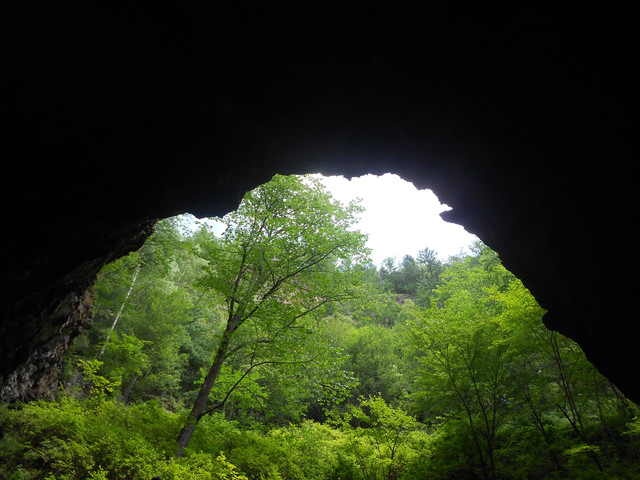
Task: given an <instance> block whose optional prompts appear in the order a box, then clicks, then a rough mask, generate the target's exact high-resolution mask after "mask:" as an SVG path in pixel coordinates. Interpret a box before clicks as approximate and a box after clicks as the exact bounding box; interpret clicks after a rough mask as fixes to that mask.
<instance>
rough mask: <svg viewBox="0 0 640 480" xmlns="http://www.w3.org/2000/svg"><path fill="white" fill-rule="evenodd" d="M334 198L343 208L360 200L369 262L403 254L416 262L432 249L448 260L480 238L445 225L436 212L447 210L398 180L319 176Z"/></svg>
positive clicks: (430, 194) (430, 195) (392, 176)
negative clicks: (355, 200)
mask: <svg viewBox="0 0 640 480" xmlns="http://www.w3.org/2000/svg"><path fill="white" fill-rule="evenodd" d="M321 179H322V180H323V182H324V184H325V185H326V186H327V188H328V190H329V191H330V192H331V193H332V194H333V196H334V197H335V198H336V199H337V200H340V201H341V202H343V203H347V202H349V201H350V200H353V199H354V198H356V197H360V198H361V199H362V202H361V205H362V206H363V207H365V209H366V211H365V212H364V213H363V214H362V215H361V219H360V222H359V223H358V229H359V230H360V231H361V232H363V233H367V234H368V235H369V241H368V243H367V245H368V247H369V248H370V249H371V250H372V251H371V259H372V260H373V263H374V264H375V265H377V266H380V263H381V262H382V261H383V260H384V259H385V258H387V257H396V261H397V262H400V261H401V260H402V257H404V256H405V255H412V256H413V257H414V258H415V257H417V255H418V251H420V250H424V249H425V248H430V249H431V250H435V251H436V252H437V253H438V256H439V257H440V259H441V260H446V259H447V258H449V257H450V256H452V255H457V254H459V253H460V252H461V251H467V247H468V246H469V245H471V244H473V242H475V241H476V240H478V238H477V237H476V236H474V235H472V234H470V233H468V232H467V231H466V230H465V229H464V228H463V227H462V226H460V225H456V224H453V223H447V222H445V221H444V220H443V219H442V218H441V217H440V213H441V212H444V211H445V210H450V209H451V208H450V207H449V206H447V205H444V204H442V203H440V201H439V200H438V197H436V195H435V194H434V193H433V192H432V191H431V190H418V189H417V188H416V187H415V186H414V185H413V184H412V183H410V182H407V181H405V180H403V179H402V178H400V177H399V176H398V175H395V174H390V173H387V174H385V175H382V176H376V175H364V176H362V177H356V178H352V179H351V180H347V179H346V178H344V177H321Z"/></svg>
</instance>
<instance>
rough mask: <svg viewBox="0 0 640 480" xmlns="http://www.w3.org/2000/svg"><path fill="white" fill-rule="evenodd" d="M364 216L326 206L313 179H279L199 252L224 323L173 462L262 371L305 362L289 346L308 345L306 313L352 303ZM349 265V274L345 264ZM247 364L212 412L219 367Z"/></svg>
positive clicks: (247, 201)
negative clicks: (237, 361)
mask: <svg viewBox="0 0 640 480" xmlns="http://www.w3.org/2000/svg"><path fill="white" fill-rule="evenodd" d="M361 211H362V209H361V207H359V206H358V205H357V204H355V203H350V204H349V205H346V206H344V205H342V204H341V203H339V202H337V201H335V200H334V199H332V197H331V195H330V194H329V193H328V192H327V191H326V190H325V189H324V187H323V186H322V184H321V183H320V182H319V181H318V180H317V179H314V178H312V177H306V176H305V177H301V176H280V175H276V176H275V177H274V178H273V179H272V180H271V181H270V182H269V183H267V184H264V185H262V186H261V187H258V188H256V189H255V190H252V191H251V192H248V193H247V194H246V195H245V197H244V199H243V201H242V202H241V204H240V206H239V207H238V209H237V210H236V211H235V212H233V213H231V214H229V215H227V216H225V218H224V219H223V221H224V223H225V224H226V230H225V232H224V234H223V236H222V238H221V239H219V240H217V239H215V238H213V237H212V236H211V235H209V236H208V237H206V238H208V241H207V242H203V243H202V245H201V248H202V255H203V257H204V258H206V259H207V261H208V264H207V267H206V269H205V274H204V275H203V278H202V281H201V284H202V285H203V286H204V287H206V288H208V289H211V290H214V291H216V292H218V293H219V294H220V295H221V296H222V297H224V299H225V303H226V315H227V316H226V321H225V322H224V324H223V325H221V327H220V328H221V331H220V336H219V340H218V343H217V346H216V348H215V353H214V355H213V360H212V363H211V366H210V368H209V370H208V372H207V374H206V376H205V378H204V381H203V383H202V386H201V388H200V391H199V392H198V395H197V397H196V400H195V402H194V404H193V408H192V409H191V412H190V413H189V415H188V417H187V419H186V422H185V425H184V427H183V428H182V431H181V432H180V435H179V437H178V455H181V454H182V451H183V449H184V448H185V447H186V446H187V445H188V443H189V441H190V439H191V437H192V435H193V432H194V431H195V429H196V426H197V424H198V422H199V420H200V419H201V418H202V417H203V416H204V415H205V414H206V413H207V412H209V411H211V410H212V409H214V408H216V407H218V406H220V405H223V404H224V402H225V401H226V400H227V399H228V397H229V395H230V393H231V392H232V391H233V389H235V388H236V387H237V386H238V385H239V384H240V383H241V382H242V381H243V380H244V379H245V378H247V376H248V375H250V374H251V373H252V372H254V371H255V369H256V368H259V367H260V366H262V365H276V364H283V365H291V364H296V363H304V362H310V361H312V360H313V356H309V355H296V354H295V353H294V352H295V350H297V349H296V346H299V345H300V344H301V343H313V325H314V324H313V319H312V318H311V315H310V314H311V313H312V312H315V311H316V310H318V309H319V308H320V307H321V306H323V305H325V304H327V303H329V302H333V301H338V300H342V299H345V298H349V297H352V296H353V295H354V294H355V292H356V290H357V288H356V287H357V284H358V282H357V277H358V272H359V271H361V270H358V269H354V268H351V266H352V265H353V264H358V263H360V262H362V261H365V260H366V256H367V253H368V252H367V250H366V248H365V241H366V236H365V235H363V234H362V233H360V232H358V231H354V230H352V227H353V225H354V223H355V221H356V215H357V214H358V213H359V212H361ZM349 259H350V262H349V265H350V266H349V267H348V266H346V263H347V262H346V261H347V260H349ZM238 355H242V356H244V366H245V371H244V373H242V374H241V375H239V376H238V380H237V381H236V382H235V383H234V384H233V385H231V387H230V389H229V390H228V393H227V394H226V395H224V396H222V398H219V399H218V401H217V402H215V403H214V404H213V405H209V401H210V393H211V391H212V389H213V387H214V386H215V384H216V381H217V380H218V378H219V376H220V373H221V370H222V367H223V366H224V365H225V362H227V360H229V358H231V357H233V356H238Z"/></svg>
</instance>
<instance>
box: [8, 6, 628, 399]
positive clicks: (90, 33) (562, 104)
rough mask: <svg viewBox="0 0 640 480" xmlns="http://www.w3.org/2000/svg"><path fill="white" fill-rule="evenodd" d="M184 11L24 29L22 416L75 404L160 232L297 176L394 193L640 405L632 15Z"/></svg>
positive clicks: (19, 131)
mask: <svg viewBox="0 0 640 480" xmlns="http://www.w3.org/2000/svg"><path fill="white" fill-rule="evenodd" d="M185 3H187V4H186V5H181V6H180V7H177V6H174V7H172V8H170V9H169V8H166V9H161V8H160V7H158V6H156V5H153V6H151V5H150V6H135V5H129V6H127V7H114V6H109V7H106V6H105V7H104V8H102V9H100V8H97V7H95V6H94V7H88V6H86V5H83V6H80V7H75V8H72V9H68V10H63V9H61V7H59V6H58V5H53V6H48V7H42V9H34V10H32V11H30V12H26V13H25V12H18V11H10V10H7V12H6V14H5V15H3V19H2V29H1V32H0V33H1V35H2V37H1V40H2V44H3V56H2V58H3V64H4V65H3V72H4V73H3V77H4V78H3V83H4V85H5V88H4V89H3V97H4V102H3V113H4V118H5V126H4V128H3V135H4V136H5V141H3V159H4V165H5V169H4V180H5V181H4V188H3V207H4V221H5V228H4V230H3V237H4V238H3V239H4V241H5V246H4V249H3V252H4V255H5V257H4V259H3V262H2V263H3V266H2V268H3V271H4V273H3V275H2V279H1V280H0V281H1V284H0V315H1V323H0V384H2V398H3V399H5V400H9V401H12V400H23V399H26V400H28V399H32V398H38V397H41V396H43V395H47V394H48V393H49V392H50V391H51V389H52V388H53V387H55V371H56V368H57V366H58V365H59V361H60V356H61V354H62V352H63V351H64V350H65V348H66V347H67V346H68V344H69V342H70V341H71V340H72V339H73V338H74V337H75V336H76V335H77V334H78V333H79V332H80V331H81V330H82V328H83V325H84V324H85V323H86V321H87V318H88V315H90V311H91V298H90V295H89V294H88V293H87V292H88V290H89V288H90V286H91V284H92V282H93V280H94V278H95V275H96V273H97V272H98V270H99V269H100V268H101V266H102V265H104V264H105V263H106V262H109V261H111V260H113V259H114V258H117V257H118V256H121V255H123V254H125V253H126V252H128V251H130V250H132V249H136V248H139V246H140V245H142V243H143V242H144V239H145V238H146V236H147V235H148V233H149V232H150V231H151V229H152V226H153V224H154V222H155V221H156V220H157V219H158V218H163V217H167V216H172V215H175V214H179V213H182V212H185V211H190V212H192V213H194V214H196V215H199V216H204V215H221V214H224V213H226V212H228V211H230V210H232V209H234V208H235V206H236V205H237V204H238V202H239V200H240V198H241V197H242V195H243V193H244V192H245V191H247V190H248V189H250V188H252V187H255V186H257V185H259V184H260V183H263V182H265V181H267V180H268V179H269V178H270V177H271V176H272V175H273V174H274V173H304V172H322V173H325V174H344V175H346V176H356V175H361V174H364V173H378V174H381V173H385V172H394V173H398V174H399V175H401V176H402V177H403V178H405V179H407V180H409V181H412V182H413V183H414V184H415V185H416V186H418V187H420V188H431V189H433V190H434V192H435V193H436V194H437V195H438V197H439V198H440V199H441V201H442V202H444V203H447V204H448V205H450V206H451V207H453V210H452V211H450V212H448V213H446V218H447V219H449V220H451V221H454V222H457V223H460V224H462V225H464V226H465V228H466V229H467V230H469V231H470V232H473V233H474V234H476V235H478V236H479V237H480V238H481V239H482V240H483V241H484V242H485V243H486V244H488V245H489V246H490V247H492V248H493V249H494V250H496V251H497V252H498V253H499V255H500V257H501V258H502V260H503V262H504V264H505V266H506V267H507V268H509V269H510V270H511V271H512V272H513V273H514V274H516V275H517V276H518V277H519V278H521V279H522V281H523V282H524V283H525V285H526V286H527V287H528V288H529V289H530V290H531V291H532V293H533V294H534V295H535V297H536V298H537V300H538V301H539V303H540V304H541V305H542V306H543V307H544V308H546V309H547V310H548V312H549V313H548V314H547V316H546V317H545V321H546V323H547V324H548V326H549V327H551V328H553V329H556V330H558V331H559V332H562V333H563V334H566V335H568V336H570V337H572V338H574V339H575V340H577V341H578V343H579V344H580V345H581V346H582V348H583V349H584V350H585V352H586V353H587V355H588V356H589V358H590V360H591V361H592V362H593V363H594V364H595V365H596V366H597V367H598V368H599V369H600V370H601V371H602V373H604V374H605V375H607V376H608V377H609V378H610V379H611V380H612V381H614V382H615V384H616V385H618V386H619V387H620V388H621V389H622V390H623V391H624V392H625V393H626V394H627V395H628V396H629V397H631V398H632V399H634V400H635V401H636V402H637V401H640V385H638V382H637V380H636V378H635V374H634V373H633V370H631V369H629V366H633V365H637V364H638V361H639V360H640V349H638V348H637V347H636V345H635V343H636V341H635V339H636V337H635V336H634V335H633V333H634V327H635V324H636V317H637V314H636V313H635V312H633V311H632V310H631V304H632V302H631V301H630V300H631V299H632V298H634V297H632V296H631V294H632V287H631V282H630V281H629V278H630V275H633V274H634V271H633V265H634V263H635V262H634V261H633V259H634V257H635V254H634V250H633V249H632V247H631V234H630V233H631V232H630V227H629V224H630V223H631V224H632V223H633V222H634V218H636V217H637V213H636V211H635V203H636V202H635V201H633V200H632V196H633V195H634V188H636V186H635V178H634V175H633V172H631V170H630V168H631V164H632V162H633V161H634V160H635V156H634V157H632V156H631V155H632V154H634V153H635V142H634V141H633V140H634V137H635V130H634V129H633V127H632V123H631V120H630V119H631V113H632V112H633V111H634V105H635V101H636V98H635V95H636V94H635V91H636V90H637V78H636V74H635V73H634V71H635V69H634V67H635V65H634V62H633V59H634V55H631V54H630V52H633V50H632V47H633V43H632V42H631V41H630V39H631V38H632V34H633V30H631V29H630V27H629V25H628V23H627V21H628V20H629V19H630V18H633V16H631V15H629V14H625V12H623V11H621V9H618V10H617V11H606V10H603V9H602V8H595V7H593V9H592V10H590V11H588V10H587V9H588V7H586V6H584V5H583V6H581V10H580V11H577V10H575V9H572V10H569V9H567V11H560V10H559V9H558V8H557V7H554V9H553V10H543V9H541V10H539V11H537V10H535V9H527V8H524V7H521V6H518V5H514V6H511V7H501V8H498V7H492V9H491V8H489V7H486V6H485V5H482V7H474V8H473V9H467V10H463V9H462V8H461V7H459V10H458V9H457V8H456V9H453V8H451V9H448V8H443V7H440V8H439V9H433V10H429V9H428V8H427V9H424V8H423V9H421V10H420V11H419V12H418V11H416V12H409V11H402V10H401V9H400V8H398V10H397V11H392V10H390V9H389V8H387V9H381V10H379V11H375V9H374V8H373V7H372V6H371V5H369V6H367V8H366V9H364V8H363V9H362V10H361V11H360V12H357V15H350V14H348V13H347V12H345V11H341V10H340V9H337V8H336V10H335V11H332V12H324V13H323V12H320V7H318V8H317V9H315V10H314V9H313V8H312V7H309V6H308V5H306V6H305V7H304V8H305V9H307V10H306V11H302V10H301V11H296V12H292V11H290V10H283V11H281V12H278V11H274V10H273V7H269V8H267V9H266V10H265V11H258V10H256V8H257V7H256V8H253V9H247V10H246V11H243V12H237V11H236V12H232V11H227V10H225V9H223V8H206V7H205V6H204V5H205V4H200V3H198V2H185ZM323 8H328V7H327V6H324V7H323ZM467 8H470V7H467ZM89 9H93V11H89ZM96 10H97V11H96ZM383 193H384V192H381V194H383ZM625 222H626V223H625Z"/></svg>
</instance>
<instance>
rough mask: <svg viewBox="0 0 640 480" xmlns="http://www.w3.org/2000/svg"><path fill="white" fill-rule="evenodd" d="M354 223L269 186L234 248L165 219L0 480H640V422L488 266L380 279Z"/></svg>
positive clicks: (237, 229)
mask: <svg viewBox="0 0 640 480" xmlns="http://www.w3.org/2000/svg"><path fill="white" fill-rule="evenodd" d="M361 212H362V207H361V206H360V205H359V204H358V202H352V203H349V204H342V203H340V202H338V201H336V200H335V199H333V198H332V197H331V195H330V194H329V193H328V192H327V191H326V189H325V188H324V187H323V186H322V184H321V183H320V182H319V180H318V179H317V178H314V177H311V176H279V175H277V176H275V177H274V178H273V180H271V181H270V182H269V183H267V184H264V185H262V186H260V187H258V188H256V189H255V190H252V191H251V192H248V193H247V194H246V195H245V197H244V198H243V200H242V202H241V203H240V206H239V207H238V209H237V210H236V211H234V212H232V213H230V214H228V215H226V216H225V217H224V218H222V219H221V220H222V222H223V223H224V224H225V226H226V229H225V230H224V232H223V233H221V234H220V233H215V232H214V231H213V229H212V228H211V227H210V226H209V225H208V224H207V223H206V222H194V221H193V220H191V219H189V218H188V217H186V216H179V217H174V218H170V219H164V220H161V221H159V222H158V223H157V225H156V227H155V229H154V231H153V233H152V234H151V235H150V237H149V240H148V241H147V242H146V243H145V245H144V246H143V247H142V248H141V249H140V250H139V251H136V252H133V253H131V254H129V255H128V256H126V257H123V258H120V259H118V260H116V261H114V262H112V263H110V264H108V265H107V266H105V267H104V268H103V269H102V271H101V272H100V274H99V276H98V278H97V280H96V282H95V285H94V286H93V287H92V294H93V302H94V305H93V315H92V318H91V325H87V328H86V329H85V331H84V332H83V333H82V334H81V335H80V336H78V337H77V338H76V339H75V341H74V344H73V345H72V348H70V349H69V351H68V352H67V353H66V357H65V362H64V368H63V371H62V372H61V376H60V382H59V386H58V389H57V393H56V396H55V398H50V399H45V400H39V401H33V402H29V403H25V404H11V405H2V406H0V478H3V479H7V480H18V479H65V480H66V479H69V480H71V479H140V480H150V479H152V478H154V477H155V478H160V479H162V480H171V479H196V480H199V479H202V480H204V479H211V480H214V479H216V480H217V479H227V480H231V479H236V480H240V479H251V480H267V479H268V480H294V479H295V480H331V479H335V480H338V479H353V480H383V479H384V480H396V479H397V480H400V479H405V480H409V479H441V480H447V479H450V480H453V479H456V480H462V479H485V480H489V479H565V478H567V479H568V478H572V479H573V478H575V479H633V478H640V417H639V416H638V406H637V405H635V404H634V403H633V402H631V401H630V400H629V399H627V398H625V396H624V395H623V394H622V393H621V392H620V391H619V390H618V389H617V388H616V387H615V385H613V384H612V383H611V382H609V381H608V380H607V379H606V378H605V377H603V376H602V375H601V374H600V373H599V372H598V371H597V370H596V369H595V368H594V367H593V366H592V365H591V364H590V363H589V361H588V360H587V358H586V357H585V355H584V354H583V352H582V351H581V349H580V348H579V347H578V345H577V344H576V343H574V342H573V341H572V340H570V339H568V338H566V337H563V336H562V335H560V334H558V333H556V332H553V331H550V330H548V329H546V328H545V327H544V325H543V322H542V318H543V315H544V313H545V312H544V310H543V309H542V308H541V307H540V306H539V305H538V304H537V302H536V300H535V299H534V297H533V296H532V295H531V293H530V292H529V291H528V290H527V289H526V288H525V286H524V285H523V284H522V283H521V282H520V281H519V280H518V279H517V278H516V277H514V275H512V274H511V273H510V272H509V271H508V270H507V269H505V267H504V266H503V265H502V264H501V262H500V258H499V256H498V255H497V254H496V253H495V252H494V251H492V250H491V249H490V248H488V247H487V246H485V245H483V244H482V243H477V244H475V245H472V246H470V253H469V254H464V255H463V254H461V255H459V256H455V257H451V258H449V259H447V260H446V261H445V260H441V259H440V258H439V257H438V254H437V252H435V251H433V250H431V249H429V248H428V246H426V245H425V248H424V250H421V251H420V252H418V253H417V254H415V252H413V253H411V252H409V253H407V254H406V255H405V256H403V258H401V259H396V258H388V259H386V260H385V261H384V262H383V263H382V264H381V265H379V266H376V265H373V263H372V262H371V260H370V259H369V252H368V250H367V248H366V240H367V237H366V235H364V234H362V233H361V232H359V231H358V230H356V229H355V228H354V225H355V224H356V220H357V218H358V215H359V214H360V213H361ZM576 241H581V240H580V239H577V240H576ZM612 301H613V299H612Z"/></svg>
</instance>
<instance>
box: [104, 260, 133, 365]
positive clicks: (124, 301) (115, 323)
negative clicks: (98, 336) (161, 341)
mask: <svg viewBox="0 0 640 480" xmlns="http://www.w3.org/2000/svg"><path fill="white" fill-rule="evenodd" d="M139 272H140V265H138V267H137V268H136V273H134V274H133V280H131V285H130V286H129V291H127V295H126V296H125V297H124V300H123V301H122V305H120V310H119V311H118V314H117V315H116V318H114V319H113V323H112V324H111V329H109V333H107V339H106V340H105V341H104V345H103V346H102V350H100V353H99V354H98V359H100V358H101V357H102V355H103V354H104V351H105V349H106V348H107V343H109V339H110V338H111V334H112V333H113V330H114V329H115V328H116V325H117V324H118V320H119V319H120V315H122V310H124V306H125V304H126V303H127V300H128V299H129V295H131V290H133V286H134V285H135V283H136V279H137V278H138V273H139Z"/></svg>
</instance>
